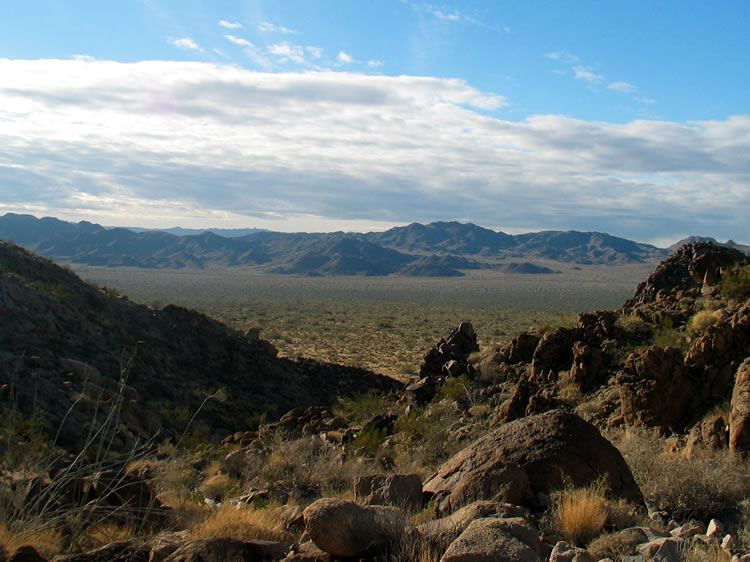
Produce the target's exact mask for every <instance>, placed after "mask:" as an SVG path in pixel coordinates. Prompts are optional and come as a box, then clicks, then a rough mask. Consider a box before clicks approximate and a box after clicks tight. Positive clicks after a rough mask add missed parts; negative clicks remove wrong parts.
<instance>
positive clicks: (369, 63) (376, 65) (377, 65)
mask: <svg viewBox="0 0 750 562" xmlns="http://www.w3.org/2000/svg"><path fill="white" fill-rule="evenodd" d="M367 66H369V67H370V68H380V67H381V66H383V61H382V60H368V61H367Z"/></svg>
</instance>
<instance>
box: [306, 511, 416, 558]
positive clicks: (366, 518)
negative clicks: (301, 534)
mask: <svg viewBox="0 0 750 562" xmlns="http://www.w3.org/2000/svg"><path fill="white" fill-rule="evenodd" d="M303 517H304V519H305V531H306V532H307V534H308V535H309V536H310V538H311V539H312V540H313V542H314V543H315V545H316V546H317V547H318V548H319V549H320V550H322V551H324V552H327V553H329V554H332V555H333V556H340V557H342V558H354V557H359V556H365V555H367V554H368V553H372V552H374V551H377V550H379V549H382V548H385V547H387V546H388V545H389V544H391V543H393V542H394V541H396V540H398V539H399V538H401V537H402V536H403V534H404V532H405V531H406V528H407V526H406V516H405V515H404V512H403V511H401V510H400V509H398V508H395V507H384V506H368V507H362V506H360V505H358V504H356V503H354V502H350V501H346V500H340V499H337V498H322V499H319V500H318V501H316V502H314V503H312V504H310V505H309V506H307V508H306V509H305V511H304V512H303Z"/></svg>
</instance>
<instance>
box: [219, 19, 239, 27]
mask: <svg viewBox="0 0 750 562" xmlns="http://www.w3.org/2000/svg"><path fill="white" fill-rule="evenodd" d="M219 25H220V26H221V27H226V28H227V29H242V28H243V27H244V26H243V25H242V24H241V23H240V22H237V21H227V20H219Z"/></svg>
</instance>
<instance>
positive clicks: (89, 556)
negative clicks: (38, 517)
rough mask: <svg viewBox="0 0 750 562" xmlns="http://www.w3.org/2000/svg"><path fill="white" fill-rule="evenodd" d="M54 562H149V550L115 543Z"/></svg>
mask: <svg viewBox="0 0 750 562" xmlns="http://www.w3.org/2000/svg"><path fill="white" fill-rule="evenodd" d="M52 560H53V562H148V561H149V560H150V559H149V550H148V549H143V548H138V547H137V546H136V545H135V544H133V543H131V542H125V541H121V542H114V543H111V544H107V545H104V546H102V547H100V548H97V549H95V550H90V551H88V552H83V553H80V554H69V555H67V556H56V557H55V558H53V559H52Z"/></svg>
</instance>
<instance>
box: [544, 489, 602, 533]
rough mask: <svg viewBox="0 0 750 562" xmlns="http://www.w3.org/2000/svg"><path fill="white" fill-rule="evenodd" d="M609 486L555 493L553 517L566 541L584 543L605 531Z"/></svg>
mask: <svg viewBox="0 0 750 562" xmlns="http://www.w3.org/2000/svg"><path fill="white" fill-rule="evenodd" d="M605 492H606V486H605V485H604V484H603V483H602V482H597V483H594V484H592V485H591V486H588V487H586V488H574V489H566V490H561V491H559V492H557V493H556V494H554V495H553V498H552V499H553V502H554V508H553V520H554V524H555V527H556V528H557V530H558V531H559V533H560V534H561V535H562V536H563V537H564V538H565V540H567V541H569V542H571V543H573V544H577V545H584V544H586V543H587V542H588V541H590V540H591V539H593V538H594V537H596V536H597V535H599V534H600V533H601V532H602V529H604V525H605V523H606V522H607V517H608V515H609V509H608V501H607V498H606V496H605Z"/></svg>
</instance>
